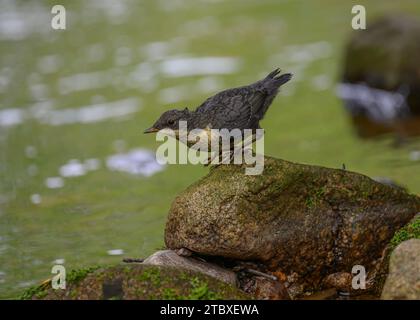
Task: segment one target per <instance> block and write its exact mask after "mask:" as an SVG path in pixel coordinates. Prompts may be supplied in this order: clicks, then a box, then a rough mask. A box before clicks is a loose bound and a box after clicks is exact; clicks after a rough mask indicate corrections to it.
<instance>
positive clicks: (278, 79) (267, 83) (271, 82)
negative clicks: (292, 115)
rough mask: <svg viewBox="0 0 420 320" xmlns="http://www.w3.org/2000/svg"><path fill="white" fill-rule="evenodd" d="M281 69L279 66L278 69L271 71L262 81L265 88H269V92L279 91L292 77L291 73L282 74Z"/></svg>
mask: <svg viewBox="0 0 420 320" xmlns="http://www.w3.org/2000/svg"><path fill="white" fill-rule="evenodd" d="M280 73H281V70H280V69H279V68H277V69H276V70H274V71H272V72H270V73H269V74H268V76H267V77H265V78H264V79H263V81H262V84H263V87H264V89H266V90H267V93H268V94H273V93H277V90H278V89H279V88H280V86H282V85H283V84H285V83H286V82H288V81H289V80H290V79H292V74H291V73H284V74H280Z"/></svg>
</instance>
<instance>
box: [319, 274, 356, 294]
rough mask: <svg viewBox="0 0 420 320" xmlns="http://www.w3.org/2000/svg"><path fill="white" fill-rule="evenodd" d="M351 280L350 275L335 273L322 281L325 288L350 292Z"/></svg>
mask: <svg viewBox="0 0 420 320" xmlns="http://www.w3.org/2000/svg"><path fill="white" fill-rule="evenodd" d="M352 279H353V277H352V275H351V274H350V273H348V272H336V273H333V274H330V275H328V276H327V277H326V278H325V279H324V284H325V287H327V288H335V289H337V290H339V291H342V292H350V291H351V289H352V288H351V281H352Z"/></svg>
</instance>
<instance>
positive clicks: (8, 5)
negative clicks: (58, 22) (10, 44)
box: [0, 0, 52, 41]
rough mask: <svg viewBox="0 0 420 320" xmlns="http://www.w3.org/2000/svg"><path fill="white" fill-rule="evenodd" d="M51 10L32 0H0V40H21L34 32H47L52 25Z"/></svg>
mask: <svg viewBox="0 0 420 320" xmlns="http://www.w3.org/2000/svg"><path fill="white" fill-rule="evenodd" d="M50 18H51V17H50V10H49V8H47V7H44V6H43V5H42V4H40V3H36V2H32V1H24V2H17V1H11V0H9V1H8V0H2V1H1V2H0V40H12V41H20V40H24V39H25V38H27V37H29V36H31V35H32V34H36V33H37V34H47V33H48V32H51V30H52V29H51V26H50V24H49V23H46V22H47V21H49V19H50Z"/></svg>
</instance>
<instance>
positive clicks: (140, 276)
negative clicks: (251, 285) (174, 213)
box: [21, 263, 250, 300]
mask: <svg viewBox="0 0 420 320" xmlns="http://www.w3.org/2000/svg"><path fill="white" fill-rule="evenodd" d="M21 298H22V299H34V300H39V299H46V300H102V299H105V300H109V299H111V300H115V299H124V300H151V299H159V300H160V299H165V300H166V299H168V300H173V299H177V300H178V299H191V300H201V299H203V300H208V299H250V296H248V295H246V294H245V293H243V292H242V291H240V290H238V289H237V288H236V287H235V286H232V285H229V284H227V283H225V282H222V281H220V280H217V279H215V278H213V277H210V276H207V275H205V274H202V273H200V272H196V271H192V270H188V269H184V268H179V267H169V266H154V265H147V264H135V263H130V264H127V265H118V266H112V267H103V268H87V269H80V270H74V271H71V272H70V273H69V274H68V275H67V279H66V288H65V289H63V290H61V289H53V288H52V287H51V281H46V282H44V284H42V285H40V286H35V287H33V288H30V289H28V290H27V291H26V292H25V293H24V294H23V295H22V297H21Z"/></svg>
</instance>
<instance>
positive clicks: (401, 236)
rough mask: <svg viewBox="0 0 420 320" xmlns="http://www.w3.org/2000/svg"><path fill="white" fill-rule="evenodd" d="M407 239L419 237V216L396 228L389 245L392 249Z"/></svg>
mask: <svg viewBox="0 0 420 320" xmlns="http://www.w3.org/2000/svg"><path fill="white" fill-rule="evenodd" d="M409 239H420V216H417V217H416V218H415V219H414V221H412V222H410V223H409V224H407V225H406V226H404V227H402V228H401V229H400V230H398V231H397V232H396V233H395V235H394V237H393V238H392V240H391V242H390V245H391V248H392V249H394V248H395V247H397V246H398V245H399V244H400V243H401V242H404V241H406V240H409Z"/></svg>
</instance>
